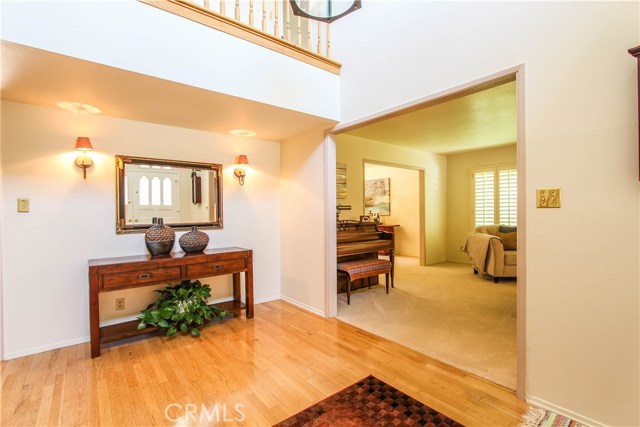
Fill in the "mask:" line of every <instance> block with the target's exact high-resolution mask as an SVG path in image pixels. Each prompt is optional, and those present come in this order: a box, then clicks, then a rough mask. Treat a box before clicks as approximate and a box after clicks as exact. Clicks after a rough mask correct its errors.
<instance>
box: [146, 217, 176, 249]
mask: <svg viewBox="0 0 640 427" xmlns="http://www.w3.org/2000/svg"><path fill="white" fill-rule="evenodd" d="M175 241H176V233H175V231H173V229H171V227H169V226H168V225H165V224H164V221H163V219H162V218H158V220H157V222H155V221H154V225H152V226H151V227H149V229H148V230H147V232H146V233H145V234H144V243H145V244H146V245H147V249H148V250H149V253H151V255H152V256H158V255H167V254H170V253H171V249H173V244H174V243H175Z"/></svg>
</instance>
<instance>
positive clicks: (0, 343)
mask: <svg viewBox="0 0 640 427" xmlns="http://www.w3.org/2000/svg"><path fill="white" fill-rule="evenodd" d="M1 10H2V6H0V12H1ZM1 62H2V59H0V63H1ZM0 117H2V103H1V102H0ZM1 129H2V123H1V122H0V130H1ZM0 194H4V188H3V185H2V137H1V135H0ZM3 210H4V200H3V198H2V197H0V360H4V314H3V311H2V306H3V301H4V298H3V296H2V295H3V293H4V291H3V281H2V277H3V276H4V275H3V274H2V252H3V246H4V245H3V239H2V234H3V233H2V229H3V228H4V219H3V215H2V212H3Z"/></svg>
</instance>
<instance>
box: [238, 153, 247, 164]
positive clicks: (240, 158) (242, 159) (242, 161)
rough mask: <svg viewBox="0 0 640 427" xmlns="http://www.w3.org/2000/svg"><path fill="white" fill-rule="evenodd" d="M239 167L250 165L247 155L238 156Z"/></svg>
mask: <svg viewBox="0 0 640 427" xmlns="http://www.w3.org/2000/svg"><path fill="white" fill-rule="evenodd" d="M237 163H238V164H239V165H248V164H249V159H247V156H246V155H245V154H240V155H239V156H238V162H237Z"/></svg>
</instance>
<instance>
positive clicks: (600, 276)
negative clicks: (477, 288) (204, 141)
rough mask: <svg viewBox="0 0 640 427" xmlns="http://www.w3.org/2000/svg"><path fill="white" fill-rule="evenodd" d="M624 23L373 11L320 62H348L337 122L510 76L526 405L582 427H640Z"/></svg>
mask: <svg viewBox="0 0 640 427" xmlns="http://www.w3.org/2000/svg"><path fill="white" fill-rule="evenodd" d="M639 16H640V13H639V3H638V2H637V1H635V2H410V1H405V2H400V1H376V2H368V3H367V4H366V7H363V8H362V9H361V10H359V11H358V12H356V13H353V14H351V15H349V17H348V19H347V18H345V19H343V20H339V21H337V22H336V23H335V24H333V25H332V37H333V41H332V49H333V52H335V55H336V56H337V57H341V58H348V61H345V65H344V66H343V68H342V79H341V84H342V112H343V114H342V120H343V121H345V122H349V121H352V120H356V119H359V118H362V117H364V116H367V115H371V114H375V113H378V112H380V111H383V110H385V109H389V108H393V107H395V106H398V105H401V104H404V103H407V102H410V101H413V100H416V99H418V98H422V97H426V96H429V95H432V94H435V93H438V92H440V91H443V90H446V89H448V88H451V87H454V86H457V85H461V84H464V83H465V82H469V81H473V80H476V79H479V78H481V77H483V76H487V75H491V74H493V73H496V72H499V71H501V70H505V69H508V68H510V67H514V66H517V65H519V64H524V69H525V72H524V75H521V77H522V78H524V85H525V88H526V93H524V94H522V95H523V96H524V115H525V123H523V125H524V126H525V136H526V138H525V140H524V141H519V143H522V144H524V145H523V147H524V149H525V156H526V162H525V164H524V165H523V166H524V167H525V174H526V175H525V178H526V187H527V194H526V200H527V206H526V227H527V236H528V239H527V242H526V271H527V275H526V301H527V311H526V325H527V327H526V338H527V349H526V360H527V393H528V395H529V398H530V399H531V400H532V401H535V402H537V403H541V404H544V405H546V406H551V407H554V408H556V409H560V410H562V411H564V412H566V413H569V414H570V415H575V416H578V417H580V418H582V419H584V420H586V421H587V422H588V423H591V424H596V423H603V424H609V425H624V426H632V425H633V426H636V425H640V408H639V406H640V403H639V402H640V394H639V393H640V386H639V382H640V378H639V377H640V375H639V370H640V354H639V353H640V350H639V348H640V343H639V340H640V308H639V301H640V297H639V286H638V283H639V282H640V269H639V259H640V248H639V246H640V244H639V237H638V236H639V230H638V228H639V223H640V221H639V198H640V194H639V193H640V191H639V190H640V189H639V183H638V138H637V136H638V127H637V126H638V123H637V99H636V98H637V88H636V85H637V83H636V61H635V60H634V59H633V58H632V57H631V56H630V55H629V54H628V53H627V49H628V48H630V47H633V46H637V45H638V42H639V38H640V35H639V33H638V28H639V26H640V25H639ZM381 28H384V31H379V29H381ZM374 29H375V30H374ZM544 187H561V188H562V192H563V195H562V197H563V200H562V208H560V209H536V208H535V206H534V199H535V189H536V188H544ZM601 195H606V198H601ZM600 200H602V201H603V203H598V201H600Z"/></svg>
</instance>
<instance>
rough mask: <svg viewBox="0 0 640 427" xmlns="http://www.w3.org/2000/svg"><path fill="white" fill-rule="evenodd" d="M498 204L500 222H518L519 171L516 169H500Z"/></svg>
mask: <svg viewBox="0 0 640 427" xmlns="http://www.w3.org/2000/svg"><path fill="white" fill-rule="evenodd" d="M498 197H499V199H498V206H499V218H500V221H499V223H500V224H502V225H512V226H515V225H517V224H518V171H517V170H516V169H499V170H498Z"/></svg>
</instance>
